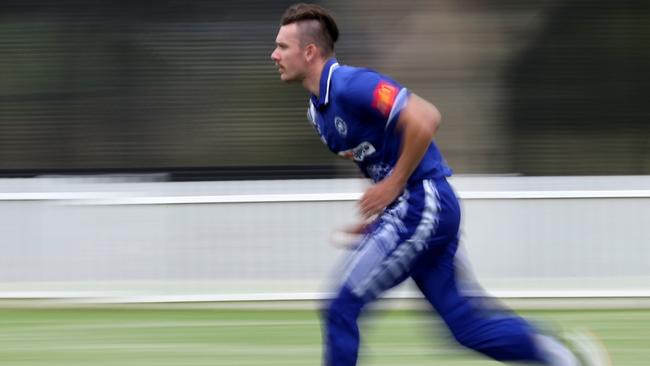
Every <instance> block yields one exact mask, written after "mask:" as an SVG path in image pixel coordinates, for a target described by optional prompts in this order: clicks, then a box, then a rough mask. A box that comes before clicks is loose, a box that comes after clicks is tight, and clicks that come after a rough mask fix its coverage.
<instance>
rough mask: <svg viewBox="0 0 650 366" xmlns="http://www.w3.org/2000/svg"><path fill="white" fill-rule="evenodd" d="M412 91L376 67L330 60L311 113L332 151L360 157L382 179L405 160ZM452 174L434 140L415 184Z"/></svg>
mask: <svg viewBox="0 0 650 366" xmlns="http://www.w3.org/2000/svg"><path fill="white" fill-rule="evenodd" d="M409 95H410V92H409V91H408V90H407V89H406V88H404V87H402V86H401V85H399V84H398V83H397V82H395V81H394V80H392V79H390V78H388V77H386V76H384V75H381V74H379V73H377V72H376V71H373V70H370V69H365V68H357V67H351V66H344V65H339V63H338V62H337V61H336V59H330V60H328V61H327V63H326V64H325V67H324V68H323V73H322V75H321V79H320V93H319V97H318V98H317V97H316V96H315V95H312V96H311V98H310V103H309V110H308V112H307V116H308V118H309V121H310V122H311V123H312V125H313V126H314V128H315V129H316V132H317V133H318V135H320V138H321V140H322V141H323V143H325V145H327V147H328V148H329V149H330V150H331V151H333V152H334V153H336V154H338V155H340V156H342V157H344V158H347V159H349V160H352V161H354V162H355V163H356V164H357V165H358V166H359V169H361V171H362V172H363V174H364V175H365V176H366V177H368V178H370V179H372V180H373V181H374V182H375V183H376V182H379V181H380V180H382V179H384V178H385V177H386V176H388V175H389V174H390V173H391V171H392V169H393V168H394V167H395V163H396V162H397V159H398V158H399V154H400V145H401V142H402V136H401V133H400V132H399V131H398V130H397V129H396V128H395V126H396V125H397V119H398V118H399V115H400V112H401V111H402V109H403V108H404V106H405V105H406V102H407V99H408V96H409ZM450 175H451V169H449V168H448V167H447V165H446V164H445V162H444V159H443V158H442V155H441V154H440V151H439V150H438V148H437V147H436V145H435V144H434V143H433V141H432V142H431V144H430V145H429V148H428V149H427V151H426V153H425V155H424V157H423V159H422V161H421V162H420V164H419V165H418V166H417V167H416V168H415V170H414V171H413V173H412V174H411V177H410V178H409V183H413V182H416V181H420V180H422V179H428V178H439V177H444V176H450Z"/></svg>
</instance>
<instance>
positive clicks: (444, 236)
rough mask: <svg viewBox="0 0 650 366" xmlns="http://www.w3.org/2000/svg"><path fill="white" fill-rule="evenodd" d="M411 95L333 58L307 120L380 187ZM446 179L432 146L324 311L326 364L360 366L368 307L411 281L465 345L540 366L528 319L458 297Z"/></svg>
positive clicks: (454, 205)
mask: <svg viewBox="0 0 650 366" xmlns="http://www.w3.org/2000/svg"><path fill="white" fill-rule="evenodd" d="M409 95H410V93H409V91H408V90H407V89H406V88H404V87H402V86H401V85H399V84H398V83H397V82H395V81H394V80H392V79H390V78H388V77H386V76H384V75H381V74H379V73H377V72H375V71H373V70H370V69H363V68H356V67H350V66H344V65H339V63H338V62H337V60H336V59H330V60H328V61H327V63H326V64H325V67H324V69H323V72H322V75H321V80H320V92H319V96H318V97H316V96H314V95H312V96H311V98H310V103H309V109H308V118H309V121H310V122H311V123H312V125H313V126H314V128H315V129H316V131H317V133H318V135H319V136H320V137H321V140H322V141H323V142H324V143H325V144H326V145H327V146H328V148H329V149H330V150H331V151H333V152H334V153H336V154H338V155H340V156H343V157H345V158H348V159H350V160H352V161H354V162H355V163H356V164H357V165H358V166H359V168H360V169H361V171H362V172H363V173H364V174H365V175H366V176H367V177H369V178H371V179H372V180H373V181H374V182H379V181H381V180H382V179H384V178H385V177H386V176H388V175H389V174H391V171H392V169H393V168H394V166H395V164H396V162H397V159H398V158H399V154H400V144H401V143H402V137H401V135H400V132H399V131H398V130H396V128H395V126H396V124H397V120H398V118H399V116H400V112H401V111H402V109H403V108H404V106H405V105H406V103H407V102H408V98H409ZM450 175H451V169H449V168H448V167H447V165H446V163H445V162H444V160H443V158H442V155H441V154H440V152H439V151H438V148H437V147H436V145H435V144H434V143H433V142H431V144H430V146H429V148H428V150H427V151H426V153H425V155H424V158H423V159H422V161H421V162H420V163H419V165H418V166H417V168H416V169H415V171H414V172H413V174H412V175H411V177H410V178H409V180H408V182H407V185H406V187H405V190H404V192H403V193H402V194H401V195H400V197H399V198H398V199H397V200H396V201H395V202H393V203H392V204H391V205H389V207H388V208H386V210H385V211H384V212H383V213H382V214H381V215H380V217H379V218H378V219H377V221H376V223H375V225H373V227H372V230H370V231H369V232H368V233H367V234H366V235H365V236H364V238H363V240H362V242H361V243H360V245H359V246H358V248H357V249H356V250H355V252H354V253H353V255H352V256H351V257H350V259H349V261H348V262H347V263H346V265H345V267H344V271H343V279H342V282H341V283H340V284H338V286H339V287H338V288H337V290H336V295H335V297H334V298H333V299H332V300H331V301H330V302H329V303H328V305H327V307H326V310H325V312H324V317H325V323H326V340H327V342H326V349H325V363H326V364H327V365H330V366H333V365H336V366H348V365H355V364H356V362H357V355H358V348H359V330H358V327H357V319H358V317H359V315H360V313H361V310H362V308H363V306H364V305H365V304H367V303H368V302H370V301H372V300H374V299H376V298H377V297H378V296H380V295H381V293H382V292H384V291H386V290H388V289H390V288H392V287H394V286H396V285H398V284H399V283H401V282H402V281H404V280H405V279H407V278H409V277H411V278H413V280H414V281H415V283H416V284H417V286H418V287H419V289H420V290H421V291H422V293H423V294H424V296H425V297H426V299H427V300H428V301H429V302H430V303H431V304H432V306H433V307H434V309H435V310H436V311H437V312H438V313H439V314H440V316H441V317H442V318H443V320H444V321H445V323H446V324H447V326H448V327H449V328H450V330H451V331H452V333H453V335H454V337H455V338H456V339H457V340H458V341H459V342H460V343H461V344H463V345H464V346H467V347H470V348H472V349H475V350H477V351H479V352H482V353H484V354H486V355H488V356H490V357H492V358H494V359H497V360H501V361H508V360H521V361H538V362H542V363H543V362H544V361H543V360H542V359H543V356H542V352H541V351H539V350H538V349H537V347H536V346H535V343H534V341H533V339H534V336H535V334H536V332H535V330H534V329H533V328H532V327H530V326H529V325H528V324H527V323H526V322H525V321H524V320H523V319H521V318H519V317H517V316H515V315H513V314H511V313H508V312H505V311H503V312H497V313H494V312H490V314H489V315H488V314H487V312H486V311H485V309H482V308H479V307H477V306H476V305H475V303H474V302H472V301H471V300H470V299H469V298H468V297H466V296H465V295H463V294H462V293H461V292H460V291H459V289H458V285H457V282H456V273H455V271H456V266H455V262H454V261H455V255H456V249H457V247H458V229H459V223H460V207H459V203H458V201H457V199H456V196H455V194H454V192H453V190H452V188H451V187H450V185H449V184H448V183H447V180H446V177H448V176H450Z"/></svg>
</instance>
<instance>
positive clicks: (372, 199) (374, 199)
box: [359, 176, 404, 219]
mask: <svg viewBox="0 0 650 366" xmlns="http://www.w3.org/2000/svg"><path fill="white" fill-rule="evenodd" d="M403 189H404V187H403V185H402V184H399V183H395V181H394V180H393V179H390V176H388V177H386V178H385V179H384V180H382V181H380V182H379V183H377V184H375V185H373V186H372V187H370V188H368V189H367V190H366V192H365V193H364V194H363V196H362V197H361V200H359V212H360V214H361V216H362V217H363V218H365V219H369V218H370V217H372V216H374V215H379V214H381V212H382V211H383V210H384V209H385V208H386V206H388V205H389V204H391V203H392V202H393V201H395V199H397V197H399V195H400V194H401V193H402V191H403Z"/></svg>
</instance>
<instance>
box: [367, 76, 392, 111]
mask: <svg viewBox="0 0 650 366" xmlns="http://www.w3.org/2000/svg"><path fill="white" fill-rule="evenodd" d="M397 91H398V90H397V87H395V86H394V85H392V84H389V83H388V82H386V81H384V80H382V81H380V82H379V84H377V86H376V87H375V90H374V92H373V97H372V106H373V107H374V108H376V109H377V110H378V111H379V112H380V113H381V114H383V115H384V116H388V115H389V114H390V111H391V109H393V103H395V97H396V96H397Z"/></svg>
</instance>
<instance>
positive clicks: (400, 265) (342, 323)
mask: <svg viewBox="0 0 650 366" xmlns="http://www.w3.org/2000/svg"><path fill="white" fill-rule="evenodd" d="M438 208H439V205H438V202H437V194H436V192H435V190H434V189H432V188H431V187H430V186H425V185H424V184H422V185H418V186H415V187H410V189H409V191H407V192H405V193H404V195H402V197H400V199H399V200H398V202H397V203H396V204H394V205H392V206H391V207H390V208H389V209H388V210H387V211H386V212H385V213H384V214H383V215H382V216H381V218H380V222H379V225H378V226H377V228H376V229H375V230H374V231H373V232H372V233H370V234H368V235H367V236H366V237H365V239H364V240H363V242H362V243H361V245H360V246H359V248H358V250H357V251H356V252H355V253H354V255H353V256H352V257H351V259H350V260H349V262H348V263H347V265H346V266H345V269H344V273H343V278H342V280H341V281H340V283H341V285H340V287H339V289H338V290H337V292H336V296H335V298H334V299H332V300H331V301H330V302H329V303H328V304H327V306H326V309H325V310H324V314H323V317H324V322H325V334H324V338H325V341H326V344H325V364H326V365H327V366H353V365H356V362H357V356H358V349H359V329H358V326H357V320H358V318H359V315H360V314H361V311H362V309H363V307H364V305H366V304H367V303H369V302H371V301H373V300H375V299H376V298H377V297H378V296H379V295H380V294H381V293H383V292H384V291H386V290H388V289H390V288H392V287H394V286H396V285H398V284H399V283H401V282H402V281H404V280H405V279H406V278H408V277H409V275H410V271H411V268H412V265H413V263H415V260H416V259H417V257H418V256H419V255H420V254H421V253H422V252H423V250H424V248H425V246H426V242H427V240H428V239H429V237H430V236H431V235H432V233H434V232H435V228H436V224H437V211H438Z"/></svg>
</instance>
